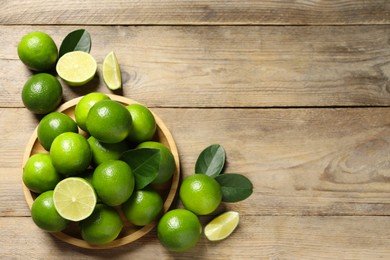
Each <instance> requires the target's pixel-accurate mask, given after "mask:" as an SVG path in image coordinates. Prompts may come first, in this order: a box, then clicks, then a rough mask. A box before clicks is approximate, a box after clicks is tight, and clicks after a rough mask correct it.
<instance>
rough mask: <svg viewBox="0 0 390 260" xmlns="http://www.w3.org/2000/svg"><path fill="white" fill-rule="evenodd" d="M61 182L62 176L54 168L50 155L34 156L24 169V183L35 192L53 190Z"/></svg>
mask: <svg viewBox="0 0 390 260" xmlns="http://www.w3.org/2000/svg"><path fill="white" fill-rule="evenodd" d="M60 180H61V175H60V174H59V173H58V172H57V171H56V169H55V168H54V166H53V164H52V161H51V158H50V155H49V154H44V153H38V154H34V155H32V156H31V157H30V158H29V159H28V160H27V162H26V165H25V166H24V167H23V183H24V185H26V187H27V188H29V189H30V190H31V191H33V192H36V193H42V192H44V191H48V190H52V189H54V187H55V186H56V185H57V183H58V182H59V181H60Z"/></svg>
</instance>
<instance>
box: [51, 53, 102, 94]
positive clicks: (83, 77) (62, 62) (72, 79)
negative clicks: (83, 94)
mask: <svg viewBox="0 0 390 260" xmlns="http://www.w3.org/2000/svg"><path fill="white" fill-rule="evenodd" d="M56 70H57V73H58V76H60V78H61V79H62V80H64V81H65V82H66V83H67V84H69V85H71V86H81V85H84V84H86V83H88V82H89V81H91V80H92V79H93V77H94V76H95V74H96V71H97V63H96V60H95V59H94V57H92V55H91V54H89V53H87V52H83V51H72V52H68V53H65V54H64V55H63V56H61V58H60V59H59V60H58V62H57V66H56Z"/></svg>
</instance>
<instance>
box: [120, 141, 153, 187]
mask: <svg viewBox="0 0 390 260" xmlns="http://www.w3.org/2000/svg"><path fill="white" fill-rule="evenodd" d="M160 156H161V155H160V149H155V148H137V149H132V150H129V151H126V152H124V153H123V154H122V156H121V158H120V159H121V160H122V161H124V162H126V163H127V164H128V165H129V166H130V168H131V170H132V172H133V174H134V177H135V186H136V189H143V188H144V187H146V186H147V185H148V184H150V183H151V182H152V181H153V180H154V179H155V178H156V177H157V175H158V171H159V169H160Z"/></svg>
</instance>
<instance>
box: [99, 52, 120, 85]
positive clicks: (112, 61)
mask: <svg viewBox="0 0 390 260" xmlns="http://www.w3.org/2000/svg"><path fill="white" fill-rule="evenodd" d="M103 79H104V83H106V86H107V87H108V88H109V89H111V90H116V89H120V88H121V87H122V77H121V70H120V69H119V64H118V60H117V59H116V56H115V53H114V52H113V51H112V52H110V53H109V54H107V56H106V57H105V58H104V61H103Z"/></svg>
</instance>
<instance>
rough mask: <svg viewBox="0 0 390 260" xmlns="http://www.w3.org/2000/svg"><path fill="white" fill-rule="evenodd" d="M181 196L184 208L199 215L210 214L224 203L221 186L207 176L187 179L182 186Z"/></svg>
mask: <svg viewBox="0 0 390 260" xmlns="http://www.w3.org/2000/svg"><path fill="white" fill-rule="evenodd" d="M179 194H180V199H181V201H182V202H183V205H184V207H185V208H186V209H188V210H191V211H192V212H194V213H195V214H197V215H207V214H210V213H211V212H213V211H214V210H216V209H217V208H218V206H219V204H220V203H221V201H222V190H221V186H220V185H219V183H218V182H217V181H216V180H215V179H214V178H212V177H210V176H208V175H205V174H194V175H191V176H188V177H186V178H185V179H184V181H183V183H182V184H181V185H180V191H179Z"/></svg>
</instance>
